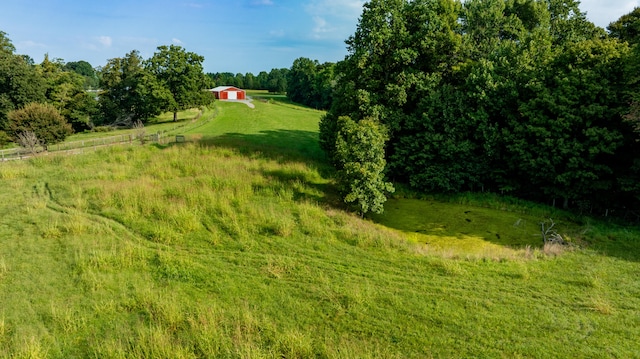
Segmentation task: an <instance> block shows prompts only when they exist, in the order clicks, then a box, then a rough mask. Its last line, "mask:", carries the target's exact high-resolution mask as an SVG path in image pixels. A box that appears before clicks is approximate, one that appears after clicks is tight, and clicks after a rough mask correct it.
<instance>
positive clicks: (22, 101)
mask: <svg viewBox="0 0 640 359" xmlns="http://www.w3.org/2000/svg"><path fill="white" fill-rule="evenodd" d="M14 50H15V48H14V47H13V44H12V43H11V41H10V40H9V39H8V38H7V37H6V36H5V33H4V32H1V31H0V128H2V127H4V126H5V123H6V121H7V114H8V113H9V112H10V111H12V110H15V109H19V108H21V107H24V106H25V105H27V104H29V103H31V102H44V101H45V91H46V85H45V81H44V79H43V78H42V77H41V76H39V74H38V73H37V72H36V69H35V68H34V67H33V66H30V65H29V64H27V63H26V62H25V60H24V58H23V57H22V56H19V55H15V54H13V51H14Z"/></svg>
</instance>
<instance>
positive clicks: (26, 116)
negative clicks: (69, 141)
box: [7, 103, 73, 149]
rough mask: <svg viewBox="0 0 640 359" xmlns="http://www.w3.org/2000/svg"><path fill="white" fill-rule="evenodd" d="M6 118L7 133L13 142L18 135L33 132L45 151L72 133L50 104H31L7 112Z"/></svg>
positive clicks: (69, 126) (64, 120)
mask: <svg viewBox="0 0 640 359" xmlns="http://www.w3.org/2000/svg"><path fill="white" fill-rule="evenodd" d="M7 117H8V123H7V132H8V134H9V135H10V136H11V137H12V139H13V140H14V141H17V139H18V135H19V134H20V133H24V132H27V131H29V132H33V133H34V134H35V135H36V136H37V138H38V140H39V141H40V143H41V144H42V145H43V146H44V148H45V149H46V148H47V146H49V145H52V144H55V143H58V142H62V141H64V139H65V138H66V137H67V136H68V135H70V134H72V133H73V129H72V128H71V125H70V124H69V123H68V122H67V120H66V119H65V118H64V117H63V116H62V115H61V114H60V112H59V111H58V110H57V109H56V108H55V107H54V106H53V105H50V104H39V103H31V104H29V105H27V106H25V107H24V108H21V109H19V110H13V111H11V112H9V114H8V116H7Z"/></svg>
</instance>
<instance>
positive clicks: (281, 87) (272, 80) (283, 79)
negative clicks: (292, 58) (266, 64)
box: [265, 68, 289, 93]
mask: <svg viewBox="0 0 640 359" xmlns="http://www.w3.org/2000/svg"><path fill="white" fill-rule="evenodd" d="M288 72H289V69H286V68H283V69H272V70H271V71H270V72H269V76H268V77H267V80H266V84H265V86H266V87H265V89H266V90H268V91H269V92H274V93H285V92H287V73H288Z"/></svg>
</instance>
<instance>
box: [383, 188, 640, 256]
mask: <svg viewBox="0 0 640 359" xmlns="http://www.w3.org/2000/svg"><path fill="white" fill-rule="evenodd" d="M370 217H371V219H373V220H374V221H376V222H378V223H380V224H382V225H384V226H387V227H391V228H395V229H399V230H401V231H404V232H406V233H413V234H414V238H415V240H416V241H418V242H421V243H423V244H427V245H433V246H436V247H441V248H442V247H446V246H447V245H451V246H454V247H458V248H464V249H469V250H473V249H478V248H481V247H482V246H483V243H491V244H494V245H499V246H502V247H510V248H516V249H517V248H520V249H522V248H526V247H527V246H530V247H531V248H542V247H543V241H542V233H541V227H540V223H541V222H543V221H544V220H545V219H546V218H544V217H540V216H537V215H528V214H524V213H518V212H511V211H504V210H498V209H491V208H484V207H475V206H471V205H466V204H455V203H446V202H439V201H432V200H418V199H391V200H389V201H388V202H387V203H386V205H385V212H384V213H382V214H380V215H370ZM554 221H555V222H556V227H555V228H556V229H557V231H558V233H559V234H561V235H562V236H563V237H565V239H567V240H570V241H571V243H573V244H577V245H578V246H579V248H585V249H589V250H594V251H596V253H600V254H602V255H604V256H608V257H613V258H618V259H623V260H626V261H632V262H640V241H638V240H637V239H636V238H635V237H634V234H636V235H637V234H638V233H639V232H640V231H638V229H635V230H633V231H631V230H630V229H628V228H623V227H616V226H610V227H608V228H606V231H605V232H603V233H598V231H599V229H601V228H604V227H607V226H604V227H603V224H598V225H588V224H584V223H583V224H580V223H576V222H575V221H572V220H571V218H561V217H559V218H555V219H554Z"/></svg>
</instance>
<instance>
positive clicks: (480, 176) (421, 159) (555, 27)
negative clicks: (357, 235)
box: [290, 0, 640, 213]
mask: <svg viewBox="0 0 640 359" xmlns="http://www.w3.org/2000/svg"><path fill="white" fill-rule="evenodd" d="M578 5H579V2H578V1H575V0H467V1H457V0H437V1H436V0H411V1H409V0H371V1H369V2H368V3H366V4H365V5H364V10H363V13H362V16H361V17H360V20H359V23H358V26H357V29H356V32H355V34H353V35H352V36H350V37H349V38H348V39H347V41H346V44H347V49H348V55H347V56H346V58H345V59H344V61H340V62H339V63H338V64H336V66H335V70H334V72H335V74H334V75H333V81H334V84H333V85H332V87H333V93H332V102H331V106H330V109H329V111H328V112H327V114H326V116H324V117H323V118H322V120H321V123H320V132H321V133H320V141H321V146H322V147H323V149H324V150H325V151H326V152H327V153H328V155H329V157H330V158H331V160H332V162H333V163H334V164H335V166H336V167H337V169H338V173H339V177H340V179H341V189H342V192H343V195H344V198H345V201H346V202H348V203H351V204H353V205H354V207H355V208H357V209H358V210H359V211H361V212H363V213H364V212H367V211H370V210H373V211H381V210H382V206H381V203H384V201H385V200H386V195H387V194H388V193H389V192H390V191H391V190H392V187H390V185H389V183H388V182H387V181H386V178H388V179H391V180H393V181H394V182H397V183H405V184H407V185H409V186H410V187H412V188H414V189H416V190H419V191H422V192H460V191H491V192H496V193H502V194H507V195H513V196H517V197H520V198H526V199H532V200H536V201H541V202H546V203H549V204H556V205H562V206H564V207H571V208H576V209H580V210H583V211H594V210H602V211H603V212H604V210H605V209H612V208H617V209H627V210H629V209H636V208H638V205H639V200H640V142H639V140H640V138H639V135H638V132H637V130H638V128H640V126H638V125H639V124H640V88H639V87H638V86H639V84H640V78H639V77H638V73H639V72H638V69H639V68H640V46H639V45H638V44H637V43H638V41H639V39H640V37H639V36H638V35H639V34H640V30H639V29H640V21H638V19H640V16H639V15H640V10H638V9H635V10H634V11H633V12H632V13H631V14H628V15H626V16H624V17H622V18H621V19H620V20H618V21H616V22H615V23H612V24H611V25H610V26H609V27H608V29H609V31H608V32H607V31H605V30H604V29H602V28H599V27H596V26H595V25H594V24H593V23H591V22H589V21H588V20H587V19H586V16H585V14H584V13H582V12H581V11H580V9H579V7H578ZM313 67H316V68H317V64H315V63H311V64H310V63H309V62H308V61H306V60H305V61H298V62H297V63H294V66H293V67H292V70H291V73H292V74H293V73H295V71H296V69H297V68H313ZM305 81H307V80H306V79H305ZM307 82H313V81H311V80H309V81H307ZM312 87H313V86H306V88H307V89H309V88H312ZM290 91H291V89H290ZM300 101H301V102H304V101H302V100H300Z"/></svg>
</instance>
